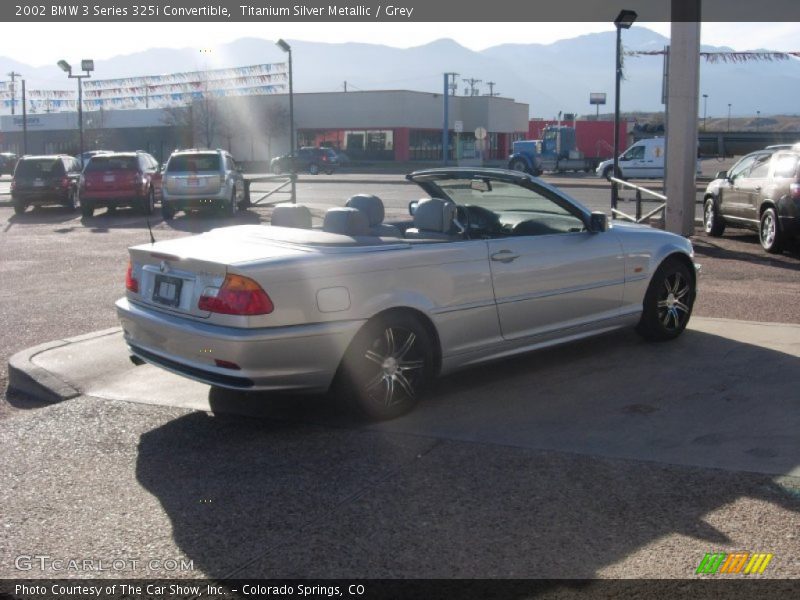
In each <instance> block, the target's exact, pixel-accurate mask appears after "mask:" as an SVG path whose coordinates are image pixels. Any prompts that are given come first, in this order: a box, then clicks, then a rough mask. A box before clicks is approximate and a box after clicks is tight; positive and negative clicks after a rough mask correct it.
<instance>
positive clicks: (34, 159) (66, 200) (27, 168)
mask: <svg viewBox="0 0 800 600" xmlns="http://www.w3.org/2000/svg"><path fill="white" fill-rule="evenodd" d="M80 176H81V165H80V163H79V162H78V159H77V158H75V157H74V156H67V155H66V154H53V155H48V156H23V157H22V158H20V159H19V161H17V166H16V167H15V169H14V177H13V179H12V180H11V201H12V203H13V204H14V212H15V213H17V214H18V215H20V214H22V213H24V212H25V209H26V208H28V206H31V205H40V204H61V205H63V206H66V207H67V208H69V209H70V210H75V209H76V208H77V207H78V202H77V198H78V180H79V179H80Z"/></svg>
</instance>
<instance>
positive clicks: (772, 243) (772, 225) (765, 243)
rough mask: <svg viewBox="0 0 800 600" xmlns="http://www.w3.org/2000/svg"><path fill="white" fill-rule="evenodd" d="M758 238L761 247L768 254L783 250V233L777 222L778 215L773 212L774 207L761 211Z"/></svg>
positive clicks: (778, 252)
mask: <svg viewBox="0 0 800 600" xmlns="http://www.w3.org/2000/svg"><path fill="white" fill-rule="evenodd" d="M758 239H759V241H760V242H761V247H762V248H764V250H766V251H767V252H769V253H770V254H780V253H781V252H782V251H783V235H782V233H781V230H780V225H779V224H778V215H776V214H775V209H774V208H766V209H764V212H763V213H761V223H760V224H759V228H758Z"/></svg>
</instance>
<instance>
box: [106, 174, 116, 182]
mask: <svg viewBox="0 0 800 600" xmlns="http://www.w3.org/2000/svg"><path fill="white" fill-rule="evenodd" d="M103 181H104V182H105V183H114V176H113V175H103Z"/></svg>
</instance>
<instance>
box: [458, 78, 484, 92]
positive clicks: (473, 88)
mask: <svg viewBox="0 0 800 600" xmlns="http://www.w3.org/2000/svg"><path fill="white" fill-rule="evenodd" d="M461 81H463V82H464V83H467V84H469V93H468V94H465V96H477V95H478V86H477V84H478V83H481V82H482V81H483V80H482V79H474V78H469V79H462V80H461ZM465 91H466V90H465Z"/></svg>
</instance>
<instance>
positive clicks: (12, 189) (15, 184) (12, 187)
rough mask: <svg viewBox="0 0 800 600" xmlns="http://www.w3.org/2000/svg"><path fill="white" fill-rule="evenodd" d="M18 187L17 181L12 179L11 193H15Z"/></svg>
mask: <svg viewBox="0 0 800 600" xmlns="http://www.w3.org/2000/svg"><path fill="white" fill-rule="evenodd" d="M16 187H17V180H16V179H12V180H11V191H12V192H13V191H14V188H16Z"/></svg>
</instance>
